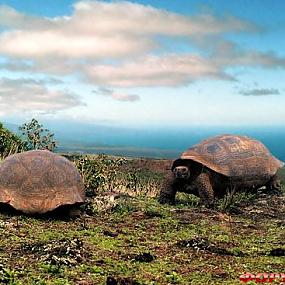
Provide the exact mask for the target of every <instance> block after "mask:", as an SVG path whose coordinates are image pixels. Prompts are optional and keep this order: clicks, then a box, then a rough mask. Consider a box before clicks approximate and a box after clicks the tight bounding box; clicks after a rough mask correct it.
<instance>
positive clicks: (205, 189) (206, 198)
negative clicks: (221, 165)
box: [195, 172, 215, 207]
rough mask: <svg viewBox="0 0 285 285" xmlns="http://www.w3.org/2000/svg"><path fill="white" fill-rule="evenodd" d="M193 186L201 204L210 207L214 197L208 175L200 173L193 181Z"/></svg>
mask: <svg viewBox="0 0 285 285" xmlns="http://www.w3.org/2000/svg"><path fill="white" fill-rule="evenodd" d="M195 186H196V187H197V190H198V194H199V197H200V199H201V202H202V204H204V205H205V206H207V207H212V206H213V204H214V198H215V197H214V190H213V187H212V183H211V179H210V175H209V174H208V173H205V172H203V173H201V174H200V175H199V176H198V177H197V179H196V181H195Z"/></svg>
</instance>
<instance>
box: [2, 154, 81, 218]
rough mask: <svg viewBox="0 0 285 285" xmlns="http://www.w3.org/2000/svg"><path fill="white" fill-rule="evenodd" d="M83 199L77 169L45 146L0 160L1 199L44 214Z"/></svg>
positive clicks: (17, 206) (17, 208)
mask: <svg viewBox="0 0 285 285" xmlns="http://www.w3.org/2000/svg"><path fill="white" fill-rule="evenodd" d="M84 200H85V192H84V185H83V182H82V179H81V177H80V174H79V173H78V171H77V169H76V168H75V166H74V165H73V163H71V162H70V161H68V160H67V159H66V158H64V157H62V156H59V155H57V154H54V153H52V152H50V151H47V150H34V151H27V152H23V153H19V154H14V155H11V156H9V157H7V158H6V159H5V160H4V161H3V162H2V163H1V164H0V203H4V204H9V205H10V206H12V207H13V208H15V209H16V210H20V211H22V212H24V213H28V214H43V213H46V212H49V211H52V210H55V209H57V208H59V207H61V206H68V205H69V206H76V205H79V204H81V203H83V202H84Z"/></svg>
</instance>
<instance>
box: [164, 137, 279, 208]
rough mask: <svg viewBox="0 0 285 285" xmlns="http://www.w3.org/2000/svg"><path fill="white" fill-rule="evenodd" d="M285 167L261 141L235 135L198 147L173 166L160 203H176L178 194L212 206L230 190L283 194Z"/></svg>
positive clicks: (201, 144)
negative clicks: (280, 182)
mask: <svg viewBox="0 0 285 285" xmlns="http://www.w3.org/2000/svg"><path fill="white" fill-rule="evenodd" d="M283 165H284V163H283V162H281V161H279V160H278V159H277V158H275V157H274V156H273V155H271V154H270V152H269V151H268V149H267V148H266V147H265V146H264V145H263V144H262V143H261V142H259V141H257V140H254V139H251V138H248V137H244V136H234V135H221V136H217V137H213V138H209V139H207V140H204V141H202V142H201V143H199V144H197V145H194V146H193V147H191V148H190V149H188V150H186V151H185V152H183V153H182V155H181V157H180V158H179V159H176V160H175V161H174V162H173V164H172V168H171V170H172V173H170V174H169V176H168V177H167V178H166V179H165V181H164V183H163V185H162V188H161V191H160V196H159V201H160V203H170V204H171V203H174V201H175V195H176V192H177V191H180V192H185V193H189V194H194V195H197V196H199V197H200V199H201V202H202V203H203V204H205V205H208V206H210V205H212V204H213V203H214V199H215V197H217V198H220V197H222V196H223V195H225V194H226V192H227V190H228V189H230V190H235V191H236V190H242V189H258V188H260V187H262V186H266V188H267V189H269V190H280V185H278V179H277V174H276V173H277V171H278V169H279V168H281V167H282V166H283Z"/></svg>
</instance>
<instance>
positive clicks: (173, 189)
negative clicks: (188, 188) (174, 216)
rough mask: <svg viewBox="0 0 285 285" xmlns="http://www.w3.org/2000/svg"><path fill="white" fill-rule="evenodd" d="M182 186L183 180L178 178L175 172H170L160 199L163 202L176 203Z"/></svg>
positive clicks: (163, 184) (162, 188)
mask: <svg viewBox="0 0 285 285" xmlns="http://www.w3.org/2000/svg"><path fill="white" fill-rule="evenodd" d="M180 187H181V182H180V181H179V180H177V179H176V178H175V177H174V176H173V174H172V173H171V174H169V175H168V176H167V177H166V178H165V179H164V181H163V183H162V186H161V190H160V194H159V198H158V201H159V203H161V204H174V202H175V195H176V193H177V191H178V190H179V188H180Z"/></svg>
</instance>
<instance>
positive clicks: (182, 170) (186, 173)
mask: <svg viewBox="0 0 285 285" xmlns="http://www.w3.org/2000/svg"><path fill="white" fill-rule="evenodd" d="M172 171H173V174H174V176H175V177H176V178H179V179H188V178H189V177H190V169H189V167H188V166H184V165H180V166H176V167H174V169H173V170H172Z"/></svg>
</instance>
